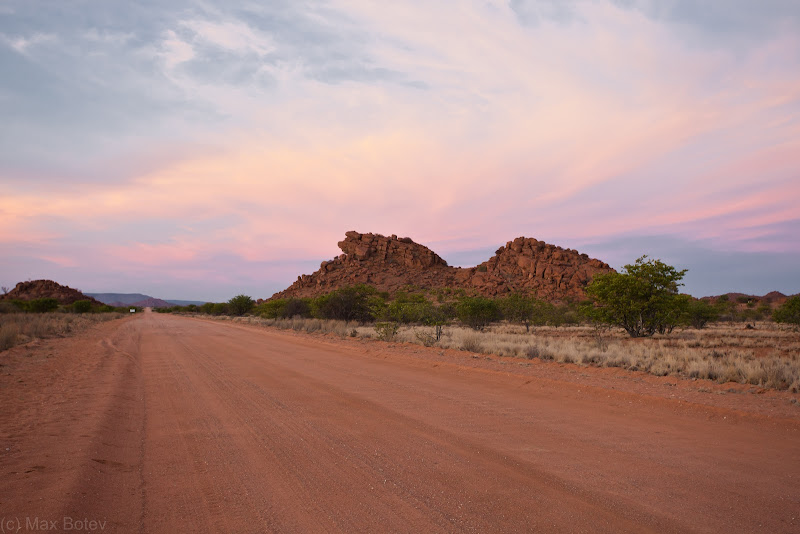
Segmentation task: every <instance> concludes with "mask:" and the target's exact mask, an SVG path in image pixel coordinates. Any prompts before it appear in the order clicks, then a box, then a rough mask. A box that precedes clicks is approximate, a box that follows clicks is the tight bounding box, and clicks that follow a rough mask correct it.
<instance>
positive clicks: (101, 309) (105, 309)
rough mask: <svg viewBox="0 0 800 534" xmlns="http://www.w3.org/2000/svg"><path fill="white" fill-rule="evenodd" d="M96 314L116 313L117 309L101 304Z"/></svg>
mask: <svg viewBox="0 0 800 534" xmlns="http://www.w3.org/2000/svg"><path fill="white" fill-rule="evenodd" d="M97 311H98V313H111V312H115V311H117V308H115V307H114V306H109V305H108V304H103V305H102V306H100V307H99V308H97Z"/></svg>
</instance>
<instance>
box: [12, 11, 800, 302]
mask: <svg viewBox="0 0 800 534" xmlns="http://www.w3.org/2000/svg"><path fill="white" fill-rule="evenodd" d="M693 5H694V4H693V3H691V4H690V3H685V2H678V1H675V2H669V3H657V4H654V3H647V2H636V1H630V2H622V1H615V2H610V1H609V2H584V1H575V2H566V3H564V2H552V1H539V2H535V1H518V2H517V1H515V2H511V3H510V5H509V4H508V3H506V2H482V1H481V2H479V1H475V2H464V3H461V4H459V5H458V6H457V7H454V6H453V5H452V4H448V3H440V2H431V3H428V4H426V5H425V6H424V8H421V7H412V6H409V5H407V4H398V3H382V4H376V3H373V2H363V1H359V0H336V1H332V2H325V3H322V2H320V3H317V2H310V3H296V2H275V3H272V4H270V5H268V6H264V5H256V4H251V3H247V2H241V3H237V2H234V3H226V4H220V5H213V4H202V5H197V4H193V3H159V4H157V5H155V4H154V5H152V6H150V7H151V8H152V9H149V10H146V9H140V8H138V7H137V6H135V5H133V4H131V5H127V4H126V5H124V6H123V5H117V6H110V5H109V6H106V7H105V8H104V11H103V12H102V13H85V12H84V11H81V10H78V9H70V8H65V13H64V16H63V17H61V18H60V19H56V18H54V17H49V16H47V15H46V14H42V13H38V12H36V13H34V12H33V11H31V10H30V8H29V7H28V6H26V4H25V3H24V2H22V3H19V4H13V8H14V10H15V13H14V14H12V15H9V16H8V17H2V18H0V34H2V35H3V36H6V37H4V38H3V41H2V43H0V67H2V68H3V69H4V72H11V73H14V75H13V76H10V77H7V78H4V81H3V82H2V84H0V111H2V113H3V116H4V117H5V118H6V119H7V120H6V124H7V125H8V127H7V128H4V129H3V130H2V132H0V161H2V162H3V163H2V164H0V179H2V181H3V188H4V195H3V196H2V197H0V251H5V252H9V251H11V250H20V246H21V245H22V244H26V243H27V244H29V245H31V247H32V248H30V247H29V248H27V249H26V250H27V252H26V254H28V255H29V256H30V257H31V258H39V259H40V260H41V261H43V262H47V263H42V264H41V265H58V264H59V262H52V261H50V260H47V258H51V259H52V258H62V259H63V258H67V257H69V254H70V252H69V250H70V247H73V248H74V247H77V246H78V245H80V246H81V247H82V248H81V251H82V252H81V254H83V257H102V256H106V257H107V256H113V257H114V258H117V260H115V262H114V263H113V265H114V268H115V269H120V272H125V270H126V269H130V270H131V271H133V270H134V269H135V271H136V272H137V273H140V274H141V275H142V276H145V274H144V273H146V272H148V270H149V272H159V273H160V274H159V276H172V277H175V278H179V277H180V276H182V275H185V274H186V273H187V272H189V271H190V270H191V269H190V267H189V266H190V265H191V264H196V263H198V262H206V263H207V262H209V261H211V259H210V258H215V259H216V260H215V261H218V262H219V264H220V265H223V264H224V266H225V269H232V270H233V272H234V273H235V272H242V273H245V272H246V273H250V274H252V273H253V272H255V270H258V269H254V268H253V266H254V265H258V266H259V268H260V266H263V265H267V264H269V265H276V263H275V262H284V263H281V265H284V266H285V265H286V264H285V260H286V259H287V258H290V259H291V258H294V259H295V260H297V261H298V262H300V261H305V262H308V261H312V260H313V261H318V260H320V259H326V258H329V257H330V256H332V255H334V254H336V253H337V249H336V246H335V243H336V241H338V240H339V239H341V236H342V234H343V233H344V231H346V230H349V229H358V230H361V231H378V232H384V233H397V234H404V235H409V236H411V237H413V238H415V239H418V240H420V241H423V242H425V243H442V246H443V247H444V249H445V250H443V251H442V252H443V253H445V254H447V253H452V254H454V255H455V257H469V250H484V249H486V250H488V249H491V248H492V247H496V246H497V245H498V244H501V243H503V242H505V241H506V240H507V239H509V238H513V237H516V236H518V235H529V236H533V237H538V238H542V239H546V240H548V241H551V242H556V243H558V244H564V245H565V246H573V247H574V246H575V244H576V243H578V244H579V243H588V244H590V243H593V242H600V241H605V242H610V240H612V239H613V238H614V236H626V237H627V238H630V239H632V238H633V237H635V236H649V235H668V236H673V237H674V238H675V239H678V240H680V242H687V243H690V242H692V240H695V241H696V242H698V243H702V244H703V246H704V247H708V246H710V245H709V244H713V246H714V248H715V250H725V251H728V252H730V253H731V254H734V253H737V251H738V252H741V253H750V252H755V251H761V252H765V251H771V252H774V253H775V254H789V253H792V254H793V253H795V252H798V249H797V246H798V245H797V241H796V240H794V239H793V238H792V237H791V233H790V232H787V231H786V228H787V226H786V225H787V224H790V223H789V222H788V221H794V220H796V209H795V206H797V205H798V202H800V180H798V175H797V169H798V168H800V159H798V156H797V154H800V141H799V140H800V74H798V73H800V37H798V35H800V32H798V31H795V30H796V29H797V22H798V18H797V16H796V12H795V11H794V10H793V8H791V6H788V5H786V4H781V3H777V2H774V3H773V2H766V3H763V4H759V6H760V7H758V8H756V7H753V6H751V5H750V4H747V5H744V4H742V5H740V6H739V7H740V9H741V11H742V12H749V13H750V14H751V18H752V21H753V22H752V25H748V24H747V23H746V20H745V18H744V15H731V16H727V15H726V16H724V17H722V19H720V20H718V21H716V22H715V19H714V17H712V16H711V13H712V12H713V10H711V9H712V8H711V7H708V6H710V5H712V3H707V5H706V4H704V6H705V7H702V8H701V7H693ZM664 6H666V7H664ZM18 8H19V10H20V11H21V12H20V13H17V9H18ZM134 15H135V16H134ZM726 17H727V18H726ZM687 28H688V29H687ZM765 29H768V30H769V31H766V30H765ZM687 32H689V33H687ZM690 34H691V35H690ZM37 35H40V36H53V37H52V39H50V40H49V38H48V39H44V38H37V37H36V36H37ZM15 39H16V40H17V41H15ZM37 39H38V41H37ZM14 43H17V44H16V45H15V44H14ZM18 48H21V49H22V50H23V51H24V54H22V53H20V50H18ZM150 220H153V221H159V224H160V225H161V227H162V228H163V230H162V231H160V232H155V231H153V230H152V228H151V226H149V225H147V224H146V221H150ZM53 221H58V223H54V222H53ZM109 221H114V224H110V223H109ZM206 221H216V222H213V223H208V224H206ZM219 221H225V222H224V223H221V222H219ZM136 222H141V223H142V224H143V226H144V228H141V229H138V230H137V229H136ZM193 225H194V226H196V225H205V226H203V228H204V229H205V230H204V232H203V233H202V234H197V233H195V232H192V231H191V230H190V229H191V228H192V227H193ZM104 227H110V228H112V229H111V230H109V231H108V232H107V233H102V232H98V229H101V228H104ZM157 233H158V234H159V237H160V238H159V239H158V240H154V239H153V238H152V236H153V235H155V234H157ZM90 235H91V236H92V238H91V243H90V244H89V245H87V246H84V244H85V243H86V241H87V236H90ZM459 239H466V241H463V242H462V241H459ZM101 251H102V253H101ZM687 251H688V252H687V254H689V255H691V254H695V253H696V251H695V249H693V248H691V247H688V248H687ZM600 255H601V257H602V254H600ZM220 258H227V259H225V260H224V261H223V260H221V259H220ZM632 259H635V258H630V260H632ZM313 261H312V263H313ZM79 263H80V264H81V265H80V266H79V267H82V266H84V265H83V263H84V262H79ZM60 264H61V265H62V266H63V265H66V264H65V263H64V262H63V261H61V262H60ZM92 265H96V263H92V262H88V261H87V262H85V267H86V268H87V269H89V268H91V266H92ZM298 265H299V264H298ZM303 265H305V264H303ZM79 267H76V269H77V268H79ZM213 270H214V268H213V267H204V268H203V269H202V270H201V271H192V272H193V273H195V274H193V275H192V276H195V275H197V273H200V272H202V273H204V274H206V275H209V276H211V275H210V274H208V273H209V272H210V271H213ZM291 271H292V270H291V269H290V268H288V267H283V268H281V269H279V270H276V271H274V272H273V273H266V272H264V273H262V274H263V276H264V278H265V280H269V282H268V284H267V285H269V284H271V285H269V287H271V288H273V289H280V288H281V286H282V285H285V284H286V283H288V282H290V281H291V280H292V278H293V277H294V276H293V274H292V272H291ZM180 273H183V274H180ZM250 274H248V275H247V276H248V277H249V276H250ZM295 274H297V273H295ZM137 276H138V274H137ZM226 276H227V275H226ZM233 276H235V274H234V275H233ZM753 276H758V274H757V273H753ZM223 278H225V277H223V276H222V275H220V278H219V279H220V280H222V279H223ZM248 279H249V278H248ZM8 282H13V281H12V280H9V281H8ZM784 283H785V284H790V282H789V281H788V280H786V281H784ZM225 287H229V286H225ZM260 287H265V286H260ZM172 296H173V297H177V296H180V295H172ZM189 296H191V295H189ZM258 296H264V295H258Z"/></svg>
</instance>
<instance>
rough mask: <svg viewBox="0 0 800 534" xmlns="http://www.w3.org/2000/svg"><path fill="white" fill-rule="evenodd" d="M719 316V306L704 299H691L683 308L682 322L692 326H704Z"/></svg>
mask: <svg viewBox="0 0 800 534" xmlns="http://www.w3.org/2000/svg"><path fill="white" fill-rule="evenodd" d="M718 318H719V308H718V307H717V306H714V305H712V304H711V303H709V302H708V301H706V300H699V299H691V300H690V301H689V302H688V303H687V305H686V309H685V313H684V317H683V322H684V323H685V324H688V325H690V326H692V327H693V328H698V329H699V328H705V326H706V324H708V323H713V322H714V321H716V320H717V319H718Z"/></svg>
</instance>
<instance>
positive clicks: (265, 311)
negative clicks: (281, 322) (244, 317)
mask: <svg viewBox="0 0 800 534" xmlns="http://www.w3.org/2000/svg"><path fill="white" fill-rule="evenodd" d="M288 302H289V301H288V300H287V299H273V300H268V301H266V302H262V303H261V304H259V305H258V306H256V309H255V311H256V313H257V314H258V315H260V316H261V317H263V318H264V319H277V318H279V317H286V304H287V303H288Z"/></svg>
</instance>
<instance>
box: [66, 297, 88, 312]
mask: <svg viewBox="0 0 800 534" xmlns="http://www.w3.org/2000/svg"><path fill="white" fill-rule="evenodd" d="M71 308H72V311H73V312H75V313H89V312H90V311H92V301H90V300H76V301H75V302H73V303H72V305H71Z"/></svg>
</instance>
